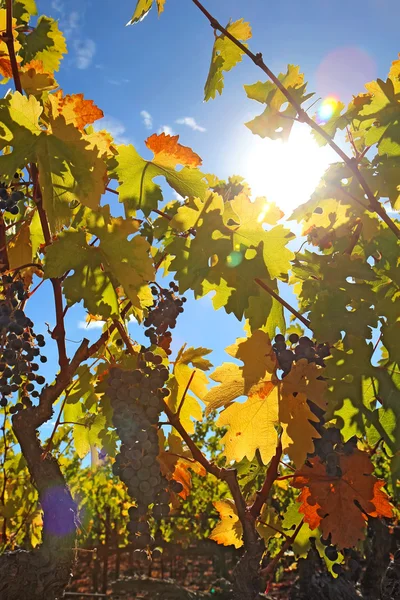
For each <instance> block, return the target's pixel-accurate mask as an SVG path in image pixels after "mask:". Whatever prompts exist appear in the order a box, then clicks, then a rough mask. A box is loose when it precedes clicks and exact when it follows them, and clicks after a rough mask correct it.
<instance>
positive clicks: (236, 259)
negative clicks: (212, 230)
mask: <svg viewBox="0 0 400 600" xmlns="http://www.w3.org/2000/svg"><path fill="white" fill-rule="evenodd" d="M242 260H243V254H242V253H241V252H237V251H236V250H233V252H231V253H230V254H229V255H228V257H227V259H226V264H227V266H228V267H231V268H232V269H233V268H235V267H238V266H239V265H240V263H241V262H242Z"/></svg>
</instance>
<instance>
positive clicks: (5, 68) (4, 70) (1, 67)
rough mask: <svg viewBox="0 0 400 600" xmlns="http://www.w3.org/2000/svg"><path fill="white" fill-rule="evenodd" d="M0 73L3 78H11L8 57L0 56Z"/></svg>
mask: <svg viewBox="0 0 400 600" xmlns="http://www.w3.org/2000/svg"><path fill="white" fill-rule="evenodd" d="M0 73H1V74H2V75H3V77H9V78H11V77H12V76H13V73H12V68H11V62H10V59H9V58H8V56H0Z"/></svg>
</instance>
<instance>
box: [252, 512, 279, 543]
mask: <svg viewBox="0 0 400 600" xmlns="http://www.w3.org/2000/svg"><path fill="white" fill-rule="evenodd" d="M270 525H271V527H270ZM277 530H278V531H282V521H281V519H280V518H279V516H278V514H277V513H276V511H275V509H274V508H273V507H272V506H267V505H266V504H264V507H263V510H262V512H261V515H260V519H259V522H258V523H257V531H258V533H259V534H260V536H261V537H262V538H263V540H264V542H268V540H269V539H270V538H271V537H274V536H275V535H278V532H277Z"/></svg>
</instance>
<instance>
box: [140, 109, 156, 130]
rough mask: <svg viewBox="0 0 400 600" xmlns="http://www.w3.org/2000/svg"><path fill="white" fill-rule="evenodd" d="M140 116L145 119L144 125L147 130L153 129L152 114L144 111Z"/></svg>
mask: <svg viewBox="0 0 400 600" xmlns="http://www.w3.org/2000/svg"><path fill="white" fill-rule="evenodd" d="M140 116H141V117H142V119H143V123H144V126H145V127H146V129H151V128H152V127H153V117H152V116H151V114H150V113H149V112H147V110H142V112H141V113H140Z"/></svg>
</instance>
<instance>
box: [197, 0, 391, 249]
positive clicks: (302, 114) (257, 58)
mask: <svg viewBox="0 0 400 600" xmlns="http://www.w3.org/2000/svg"><path fill="white" fill-rule="evenodd" d="M192 2H193V4H195V5H196V6H197V8H198V9H199V10H200V11H201V12H202V13H203V15H204V16H205V17H206V18H207V19H208V21H209V23H210V25H211V27H212V28H213V29H215V30H218V31H220V32H221V33H222V34H223V35H224V36H226V37H227V38H228V39H229V40H230V41H231V42H232V43H233V44H235V46H237V47H238V48H240V50H241V51H242V52H243V53H244V54H246V56H248V57H249V58H250V59H251V60H252V61H253V63H254V64H255V65H256V66H257V67H259V68H260V69H261V70H262V71H264V73H265V74H266V75H267V76H268V77H269V78H270V79H271V81H272V82H273V83H274V84H275V85H276V87H277V88H278V89H279V91H280V92H281V93H282V94H283V95H284V97H285V98H286V100H287V101H288V102H289V104H291V105H292V106H293V108H295V109H296V111H297V114H298V120H299V121H300V122H301V123H306V124H307V125H308V126H309V127H311V129H313V130H314V131H315V132H316V133H318V134H319V135H320V136H321V137H323V139H324V140H325V141H326V142H327V143H328V144H329V146H330V147H331V148H332V150H334V151H335V152H336V154H337V155H338V156H339V157H340V158H341V159H342V161H343V162H344V163H345V164H346V165H347V167H348V168H349V169H350V171H351V172H352V173H353V175H354V177H355V178H356V179H357V181H358V183H359V184H360V186H361V187H362V189H363V190H364V193H365V195H366V196H367V198H368V201H369V204H370V210H371V211H372V212H376V213H377V214H378V215H379V216H380V217H381V219H382V221H384V222H385V223H386V225H387V226H388V227H389V229H391V231H392V232H393V233H394V234H395V236H396V237H397V238H398V239H400V229H399V228H398V227H397V225H396V223H395V222H394V221H393V220H392V219H391V218H390V217H389V215H388V214H387V212H386V211H385V209H384V207H383V206H382V205H381V204H380V202H379V201H378V200H377V198H376V197H375V195H374V194H373V192H372V190H371V189H370V187H369V185H368V183H367V182H366V180H365V178H364V176H363V174H362V173H361V172H360V170H359V168H358V159H355V158H353V157H350V156H348V155H347V154H346V152H344V151H343V150H342V149H341V148H340V146H338V145H337V144H336V142H335V141H334V140H333V139H332V138H331V136H330V135H329V133H327V132H326V131H325V130H324V129H323V128H322V127H321V126H320V125H318V123H316V122H315V121H314V120H313V119H312V118H311V117H310V116H309V115H308V114H307V113H306V111H305V110H303V109H302V107H301V104H299V103H298V102H297V100H296V98H295V97H294V96H293V95H292V94H291V92H289V90H288V89H286V88H285V86H284V85H283V84H282V83H281V81H279V79H278V77H277V76H276V75H275V74H274V73H273V72H272V71H271V69H270V68H269V67H267V65H266V64H265V62H264V60H263V57H262V54H261V52H259V53H257V54H254V52H252V51H251V50H249V49H248V48H247V46H245V45H244V44H242V42H240V41H239V40H238V39H237V38H236V37H235V36H234V35H232V34H231V33H230V32H229V31H228V30H227V29H226V28H225V27H223V26H222V25H221V24H220V23H219V22H218V21H217V19H216V18H215V17H213V16H212V15H211V13H209V12H208V10H207V9H206V8H205V7H204V6H203V4H202V3H201V2H200V1H199V0H192Z"/></svg>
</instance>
